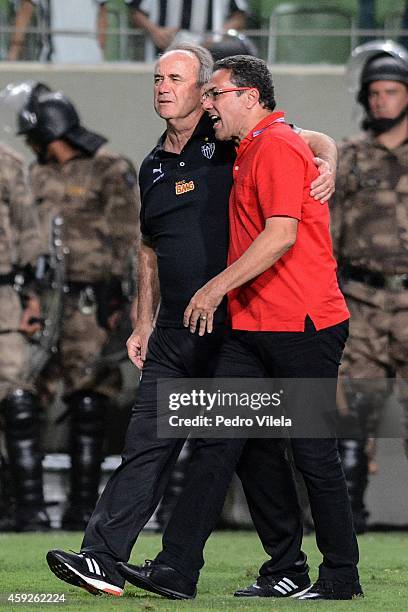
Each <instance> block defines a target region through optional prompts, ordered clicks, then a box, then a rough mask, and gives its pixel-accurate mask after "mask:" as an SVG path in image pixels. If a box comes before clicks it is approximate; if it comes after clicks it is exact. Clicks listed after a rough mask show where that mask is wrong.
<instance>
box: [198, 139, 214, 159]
mask: <svg viewBox="0 0 408 612" xmlns="http://www.w3.org/2000/svg"><path fill="white" fill-rule="evenodd" d="M201 153H202V154H203V155H204V157H206V158H207V159H211V158H212V156H213V155H214V153H215V142H207V143H206V144H204V145H201Z"/></svg>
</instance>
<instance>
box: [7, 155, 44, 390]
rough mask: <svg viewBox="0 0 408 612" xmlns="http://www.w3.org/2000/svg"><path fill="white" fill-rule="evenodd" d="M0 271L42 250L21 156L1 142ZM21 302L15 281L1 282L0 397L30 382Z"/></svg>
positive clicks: (32, 261)
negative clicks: (21, 329) (2, 283)
mask: <svg viewBox="0 0 408 612" xmlns="http://www.w3.org/2000/svg"><path fill="white" fill-rule="evenodd" d="M0 190H1V191H0V275H1V276H2V277H5V276H7V275H8V274H10V273H11V272H12V269H13V267H14V266H18V267H24V266H25V265H26V264H29V263H30V264H35V262H36V259H37V257H38V256H39V255H40V253H41V241H40V234H39V227H38V220H37V216H36V211H35V209H34V208H33V206H32V203H31V200H30V198H29V195H28V192H27V186H26V182H25V178H24V172H23V165H22V160H21V159H20V157H19V156H18V155H17V154H16V153H15V152H14V151H12V150H11V149H9V148H7V147H5V146H4V145H2V144H0ZM21 315H22V308H21V302H20V298H19V296H18V294H17V293H16V291H15V290H14V289H13V286H12V283H9V284H4V285H1V286H0V401H1V400H3V399H4V398H5V397H6V396H7V395H8V394H9V393H10V392H11V391H13V390H15V389H26V388H27V389H30V388H31V387H30V385H29V383H27V382H26V381H27V378H28V377H27V366H28V343H27V341H26V340H25V338H24V336H23V335H22V334H20V333H19V332H17V331H11V332H10V333H4V332H6V331H7V330H17V329H18V327H19V325H20V320H21Z"/></svg>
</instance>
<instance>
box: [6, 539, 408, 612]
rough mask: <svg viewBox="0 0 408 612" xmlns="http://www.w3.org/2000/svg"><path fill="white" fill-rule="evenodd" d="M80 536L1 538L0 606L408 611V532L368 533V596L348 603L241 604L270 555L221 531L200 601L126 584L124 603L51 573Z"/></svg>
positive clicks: (363, 564)
mask: <svg viewBox="0 0 408 612" xmlns="http://www.w3.org/2000/svg"><path fill="white" fill-rule="evenodd" d="M80 541H81V536H80V534H76V533H75V534H67V533H56V534H53V535H50V534H45V535H41V534H29V535H5V534H4V535H0V593H1V595H0V607H2V609H3V608H5V609H7V610H22V611H24V612H28V611H29V610H30V611H31V610H32V611H35V610H46V609H48V610H49V609H53V610H54V609H60V610H66V611H67V612H68V610H77V611H78V612H83V611H88V610H89V611H94V612H96V611H98V612H99V610H112V611H113V612H114V611H116V610H117V611H118V612H119V611H127V610H144V611H148V612H154V611H156V610H157V611H162V610H171V611H173V612H176V611H177V612H178V611H182V612H187V611H190V610H192V611H195V610H217V611H221V610H251V611H258V610H268V612H274V611H279V612H280V611H283V610H300V609H305V610H307V611H310V610H317V611H318V612H325V611H326V610H333V612H340V611H343V610H344V611H345V610H347V611H350V612H354V611H356V612H357V611H358V612H359V611H360V610H365V611H370V612H373V611H381V612H389V611H392V610H398V611H399V612H408V534H406V533H401V534H398V533H397V534H395V533H393V534H389V535H387V534H367V535H364V536H362V537H360V539H359V542H360V550H361V561H360V573H361V581H362V585H363V588H364V590H365V595H366V596H365V598H364V599H360V600H354V601H348V602H300V601H296V600H290V599H281V600H272V599H257V600H242V599H237V598H234V597H232V593H233V592H234V590H235V589H236V588H237V587H238V586H246V585H247V584H249V582H250V581H251V580H252V579H253V578H254V577H255V576H256V574H257V568H258V566H259V564H260V562H261V561H262V560H263V559H264V554H263V551H262V549H261V546H260V544H259V542H258V540H257V537H256V536H255V535H254V534H253V533H251V532H237V533H231V532H230V533H216V534H214V535H213V536H212V537H211V538H210V540H209V542H208V545H207V548H206V555H205V556H206V566H205V568H204V570H203V572H202V575H201V580H200V584H199V591H198V595H197V598H196V599H195V600H194V601H186V602H173V601H170V600H166V599H163V598H161V597H158V596H156V595H153V594H148V593H145V592H144V591H140V590H138V589H136V588H135V587H132V586H127V587H126V591H125V595H124V597H122V598H111V597H108V596H102V597H93V596H91V595H89V594H88V593H86V592H85V591H82V590H81V589H76V588H74V587H71V586H70V585H68V584H66V583H63V582H61V581H59V580H58V579H57V578H55V576H54V575H53V574H51V572H50V571H49V570H48V566H47V564H46V561H45V553H46V551H47V550H48V549H49V548H64V549H74V550H78V549H79V545H80ZM159 547H160V536H157V535H143V536H142V537H141V538H140V540H139V542H138V543H137V545H136V547H135V550H134V554H133V557H132V559H133V561H134V562H138V563H140V562H143V561H144V559H149V558H154V556H155V554H156V552H157V551H158V550H159ZM304 549H305V551H306V552H307V554H308V556H309V563H310V566H311V573H312V578H313V579H314V578H315V577H316V572H317V566H318V563H319V558H320V557H319V553H318V551H317V549H316V546H315V543H314V538H313V537H307V538H305V544H304ZM11 592H13V593H65V596H66V602H65V604H14V605H12V604H10V603H9V602H7V595H8V594H9V593H11Z"/></svg>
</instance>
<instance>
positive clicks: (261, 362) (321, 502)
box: [157, 319, 358, 582]
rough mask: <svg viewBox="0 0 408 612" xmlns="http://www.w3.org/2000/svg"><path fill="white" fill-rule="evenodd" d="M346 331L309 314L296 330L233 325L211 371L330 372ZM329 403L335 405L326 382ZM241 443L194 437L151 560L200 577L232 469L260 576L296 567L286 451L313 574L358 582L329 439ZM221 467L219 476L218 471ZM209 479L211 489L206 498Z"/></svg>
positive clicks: (297, 538) (295, 512)
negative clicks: (260, 549)
mask: <svg viewBox="0 0 408 612" xmlns="http://www.w3.org/2000/svg"><path fill="white" fill-rule="evenodd" d="M347 335H348V322H343V323H340V324H338V325H335V326H332V327H329V328H326V329H324V330H321V331H316V329H315V328H314V325H313V323H312V322H311V320H310V319H307V321H306V328H305V331H304V332H245V331H235V332H232V334H231V336H230V337H229V339H228V340H227V341H226V342H225V343H224V344H223V347H222V349H221V354H220V358H219V362H218V367H217V372H216V376H219V377H258V378H262V377H271V378H273V377H278V378H337V372H338V367H339V363H340V359H341V355H342V351H343V348H344V343H345V341H346V338H347ZM325 399H326V400H327V397H326V398H325ZM331 401H332V403H333V411H334V410H335V401H336V398H335V389H334V387H333V396H332V397H331ZM306 408H307V407H306V406H305V409H306ZM245 442H246V441H245V440H243V439H239V440H237V439H235V440H231V439H228V440H216V439H211V440H200V441H198V443H197V446H196V449H195V453H194V455H193V460H192V463H191V466H190V470H189V472H188V475H187V481H186V484H185V488H184V490H183V493H182V495H181V497H180V498H179V500H178V503H177V506H176V509H175V512H174V513H173V516H172V518H171V519H170V522H169V524H168V526H167V529H166V531H165V533H164V536H163V550H162V552H161V553H159V555H158V556H157V560H159V561H162V562H164V563H167V564H168V565H170V566H172V567H174V568H175V569H177V570H178V571H180V572H181V573H183V574H184V575H185V576H186V577H189V578H190V579H192V580H196V579H197V578H198V575H199V570H200V569H201V567H202V565H203V563H204V560H203V549H204V545H205V542H206V539H207V538H208V536H209V535H210V533H211V531H212V529H213V528H214V526H215V524H216V521H217V518H218V515H219V512H220V510H221V508H222V503H223V501H224V498H225V495H226V492H227V488H228V485H229V478H231V476H232V473H233V471H234V469H235V467H237V470H238V474H239V476H240V478H241V480H242V484H243V487H244V491H245V494H246V496H247V500H248V504H249V508H250V512H251V515H252V518H253V521H254V524H255V527H256V529H257V531H258V534H259V536H260V539H261V541H262V544H263V546H264V549H265V551H266V552H267V553H268V554H269V555H270V556H271V559H270V560H269V561H267V562H266V563H264V565H263V566H262V567H261V570H260V573H261V574H263V575H268V574H269V575H270V574H274V573H278V572H280V571H282V570H288V569H289V570H291V569H292V570H295V563H296V562H298V563H299V561H301V560H302V554H301V550H300V546H301V539H302V526H301V516H300V509H299V504H298V500H297V494H296V490H295V485H294V481H293V478H292V472H291V465H290V462H289V461H288V457H287V454H288V453H289V454H292V455H293V460H294V463H295V465H296V467H297V468H298V469H299V471H300V472H301V473H302V475H303V477H304V479H305V483H306V486H307V490H308V494H309V500H310V505H311V509H312V514H313V519H314V521H315V526H316V540H317V545H318V547H319V549H320V551H321V553H322V555H323V562H322V564H321V566H320V572H319V575H320V577H322V578H325V579H330V580H334V579H335V580H339V581H345V582H348V581H353V580H355V579H357V578H358V573H357V568H356V565H357V562H358V547H357V540H356V537H355V533H354V529H353V525H352V517H351V510H350V503H349V499H348V495H347V488H346V483H345V479H344V474H343V470H342V467H341V463H340V458H339V454H338V450H337V442H336V440H335V439H334V438H325V439H319V438H313V439H310V438H309V439H307V438H296V439H292V440H291V442H290V448H286V452H285V442H283V441H282V440H277V439H251V440H249V441H248V442H247V444H246V446H245ZM244 447H245V448H244ZM243 448H244V451H243V454H242V457H241V459H240V455H241V453H242V450H243ZM238 462H239V463H238ZM220 466H223V472H222V478H219V477H217V476H219V469H220ZM203 483H204V484H205V486H204V487H203V488H202V485H203ZM210 485H212V487H213V488H212V491H211V494H210V497H206V495H207V491H208V490H209V488H210Z"/></svg>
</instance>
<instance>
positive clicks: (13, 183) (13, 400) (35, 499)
mask: <svg viewBox="0 0 408 612" xmlns="http://www.w3.org/2000/svg"><path fill="white" fill-rule="evenodd" d="M41 251H42V249H41V239H40V232H39V224H38V218H37V214H36V210H35V209H34V207H33V205H32V202H31V199H30V196H29V192H28V189H27V185H26V181H25V178H24V172H23V164H22V160H21V159H20V157H19V156H18V155H17V153H15V152H14V151H13V150H11V149H9V148H8V147H6V146H5V145H3V144H1V145H0V416H1V419H2V422H3V427H4V439H5V444H6V450H7V469H8V471H9V474H10V479H9V480H10V482H11V485H12V486H11V488H10V493H11V494H12V497H13V498H14V500H13V501H14V506H15V508H14V512H10V504H11V499H10V498H7V499H4V497H3V499H2V500H1V502H2V503H1V504H0V506H1V509H0V528H1V529H11V530H14V529H16V530H17V531H38V530H46V529H48V528H49V526H50V521H49V517H48V515H47V512H46V510H45V505H44V496H43V473H42V463H41V460H42V456H41V450H40V416H41V415H40V409H39V405H38V401H37V398H36V395H35V387H34V384H33V383H34V381H33V380H32V377H30V371H29V361H30V360H29V345H28V340H27V339H28V337H29V336H30V335H31V334H33V333H34V332H36V331H38V327H39V323H38V321H39V301H38V297H37V296H36V295H35V291H34V289H35V287H34V284H33V283H34V268H35V265H36V261H37V258H38V257H39V256H40V255H41ZM2 468H3V469H2V472H3V473H2V474H1V475H0V476H2V477H4V463H3V465H2Z"/></svg>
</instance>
